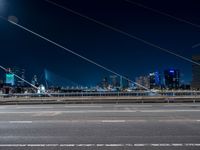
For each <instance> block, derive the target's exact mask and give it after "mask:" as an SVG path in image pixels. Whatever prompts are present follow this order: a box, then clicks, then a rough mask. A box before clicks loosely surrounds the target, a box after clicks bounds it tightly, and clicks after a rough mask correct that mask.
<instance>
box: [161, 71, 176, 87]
mask: <svg viewBox="0 0 200 150" xmlns="http://www.w3.org/2000/svg"><path fill="white" fill-rule="evenodd" d="M164 76H165V86H166V88H168V89H178V88H179V86H180V71H179V70H177V69H168V70H165V71H164Z"/></svg>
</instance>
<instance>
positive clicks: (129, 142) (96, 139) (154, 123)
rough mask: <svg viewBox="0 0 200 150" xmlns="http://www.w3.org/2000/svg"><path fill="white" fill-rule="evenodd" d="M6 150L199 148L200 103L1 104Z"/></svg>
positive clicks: (0, 135) (0, 139)
mask: <svg viewBox="0 0 200 150" xmlns="http://www.w3.org/2000/svg"><path fill="white" fill-rule="evenodd" d="M0 149H2V150H26V149H28V150H57V149H58V150H64V149H67V150H79V149H80V150H88V149H89V150H96V149H97V150H104V149H105V150H154V149H155V150H193V149H194V150H199V149H200V104H199V103H194V104H188V103H185V104H184V103H183V104H118V105H117V104H105V105H103V104H97V105H96V104H95V105H93V104H87V105H12V106H4V105H2V106H0Z"/></svg>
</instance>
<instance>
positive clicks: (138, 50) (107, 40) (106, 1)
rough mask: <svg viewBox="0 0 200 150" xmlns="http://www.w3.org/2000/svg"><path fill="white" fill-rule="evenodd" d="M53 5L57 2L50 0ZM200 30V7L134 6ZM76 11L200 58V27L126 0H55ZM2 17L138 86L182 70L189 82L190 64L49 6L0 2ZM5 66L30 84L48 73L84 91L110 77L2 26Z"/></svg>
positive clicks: (40, 0)
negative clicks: (143, 78)
mask: <svg viewBox="0 0 200 150" xmlns="http://www.w3.org/2000/svg"><path fill="white" fill-rule="evenodd" d="M52 1H53V0H52ZM133 1H134V2H139V3H141V4H144V5H146V6H149V7H151V8H154V9H157V10H160V11H163V12H166V13H168V14H170V15H173V16H176V17H179V18H182V19H185V20H188V21H190V22H192V23H195V24H199V25H200V19H199V18H200V2H198V0H190V1H189V0H188V1H178V0H177V1H175V0H173V1H169V0H165V1H160V0H159V1H155V0H154V1H153V0H151V1H150V0H133ZM54 2H56V3H58V4H60V5H62V6H65V7H67V8H70V9H72V10H74V11H77V12H79V13H82V14H84V15H87V16H89V17H92V18H94V19H96V20H98V21H101V22H104V23H106V24H109V25H111V26H113V27H115V28H118V29H120V30H123V31H125V32H128V33H130V34H133V35H135V36H137V37H140V38H142V39H144V40H147V41H149V42H152V43H154V44H157V45H159V46H160V47H163V48H167V49H170V50H173V52H175V53H178V54H181V55H183V56H185V57H188V58H191V56H192V55H195V54H200V46H199V47H196V48H192V47H193V45H195V44H198V43H200V34H199V33H200V27H196V26H193V25H190V24H187V23H184V22H180V21H178V20H175V19H172V18H169V17H166V16H163V15H161V14H157V13H155V12H152V11H150V10H147V9H144V8H142V7H139V6H137V5H133V4H130V3H128V2H126V1H124V0H62V1H61V0H54ZM0 15H1V16H4V17H6V18H8V17H9V16H16V17H17V18H18V23H19V24H21V25H23V26H25V27H27V28H29V29H31V30H33V31H35V32H37V33H39V34H41V35H43V36H45V37H47V38H49V39H51V40H53V41H55V42H57V43H59V44H61V45H63V46H65V47H67V48H69V49H71V50H73V51H75V52H77V53H79V54H81V55H83V56H85V57H87V58H90V59H92V60H94V61H95V62H97V63H99V64H102V65H104V66H106V67H108V68H110V69H112V70H114V71H116V72H118V73H120V74H122V75H125V76H127V77H129V78H130V79H132V80H134V79H135V77H137V76H140V75H146V74H148V73H149V72H151V71H156V70H158V71H161V72H162V71H163V70H164V69H168V68H175V69H180V71H181V80H182V82H183V81H184V82H185V83H189V82H190V81H191V76H192V73H191V66H192V64H191V63H189V62H186V61H185V60H181V59H180V58H177V57H175V56H173V55H170V54H167V53H165V52H163V51H161V50H159V49H156V48H154V47H151V46H149V45H146V44H144V43H142V42H140V41H137V40H134V39H131V38H130V37H127V36H125V35H122V34H120V33H118V32H115V31H112V30H110V29H108V28H105V27H103V26H100V25H98V24H96V23H94V22H91V21H89V20H86V19H85V18H81V17H80V16H77V15H75V14H72V13H70V12H68V11H65V10H63V9H61V8H58V7H56V6H54V5H51V4H49V3H47V2H46V1H45V0H0ZM0 34H1V36H0V44H1V47H0V49H1V50H0V54H1V59H0V62H1V65H3V66H5V67H13V66H18V67H20V68H24V69H25V70H26V78H27V79H28V80H30V79H31V78H32V76H33V75H34V74H37V75H38V76H41V75H42V74H43V71H44V69H47V70H49V71H51V72H53V73H55V74H57V75H58V76H60V77H62V78H66V79H67V80H71V81H73V82H74V83H77V84H80V85H88V86H90V85H95V84H96V83H98V82H99V81H101V79H102V78H103V77H104V76H109V75H111V74H110V73H108V72H106V71H103V70H102V69H99V68H98V67H96V66H94V65H92V64H89V63H88V62H86V61H84V60H82V59H80V58H78V57H77V56H74V55H72V54H70V53H68V52H66V51H64V50H63V49H60V48H57V47H56V46H54V45H52V44H50V43H48V42H46V41H44V40H41V39H40V38H38V37H36V36H34V35H32V34H30V33H28V32H25V31H23V30H22V29H20V28H18V27H17V26H15V25H12V24H10V23H9V22H6V21H4V20H0Z"/></svg>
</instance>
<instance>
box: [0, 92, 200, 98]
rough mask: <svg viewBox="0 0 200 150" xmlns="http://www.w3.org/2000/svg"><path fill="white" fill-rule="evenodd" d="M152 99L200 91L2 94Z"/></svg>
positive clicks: (3, 96) (7, 96) (193, 93)
mask: <svg viewBox="0 0 200 150" xmlns="http://www.w3.org/2000/svg"><path fill="white" fill-rule="evenodd" d="M49 95H51V97H152V96H154V97H155V96H158V97H159V96H167V97H179V96H181V97H185V96H186V97H187V96H190V97H191V96H192V97H196V96H200V91H160V92H156V93H151V92H146V91H133V92H72V93H48V94H37V93H26V94H0V97H1V98H11V97H19V98H20V97H21V98H34V97H39V98H45V97H50V96H49Z"/></svg>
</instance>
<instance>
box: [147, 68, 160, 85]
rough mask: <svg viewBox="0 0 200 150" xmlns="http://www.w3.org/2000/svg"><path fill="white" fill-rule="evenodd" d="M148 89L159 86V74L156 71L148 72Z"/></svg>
mask: <svg viewBox="0 0 200 150" xmlns="http://www.w3.org/2000/svg"><path fill="white" fill-rule="evenodd" d="M149 82H150V89H159V88H161V75H160V73H159V72H158V71H156V72H151V73H149Z"/></svg>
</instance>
